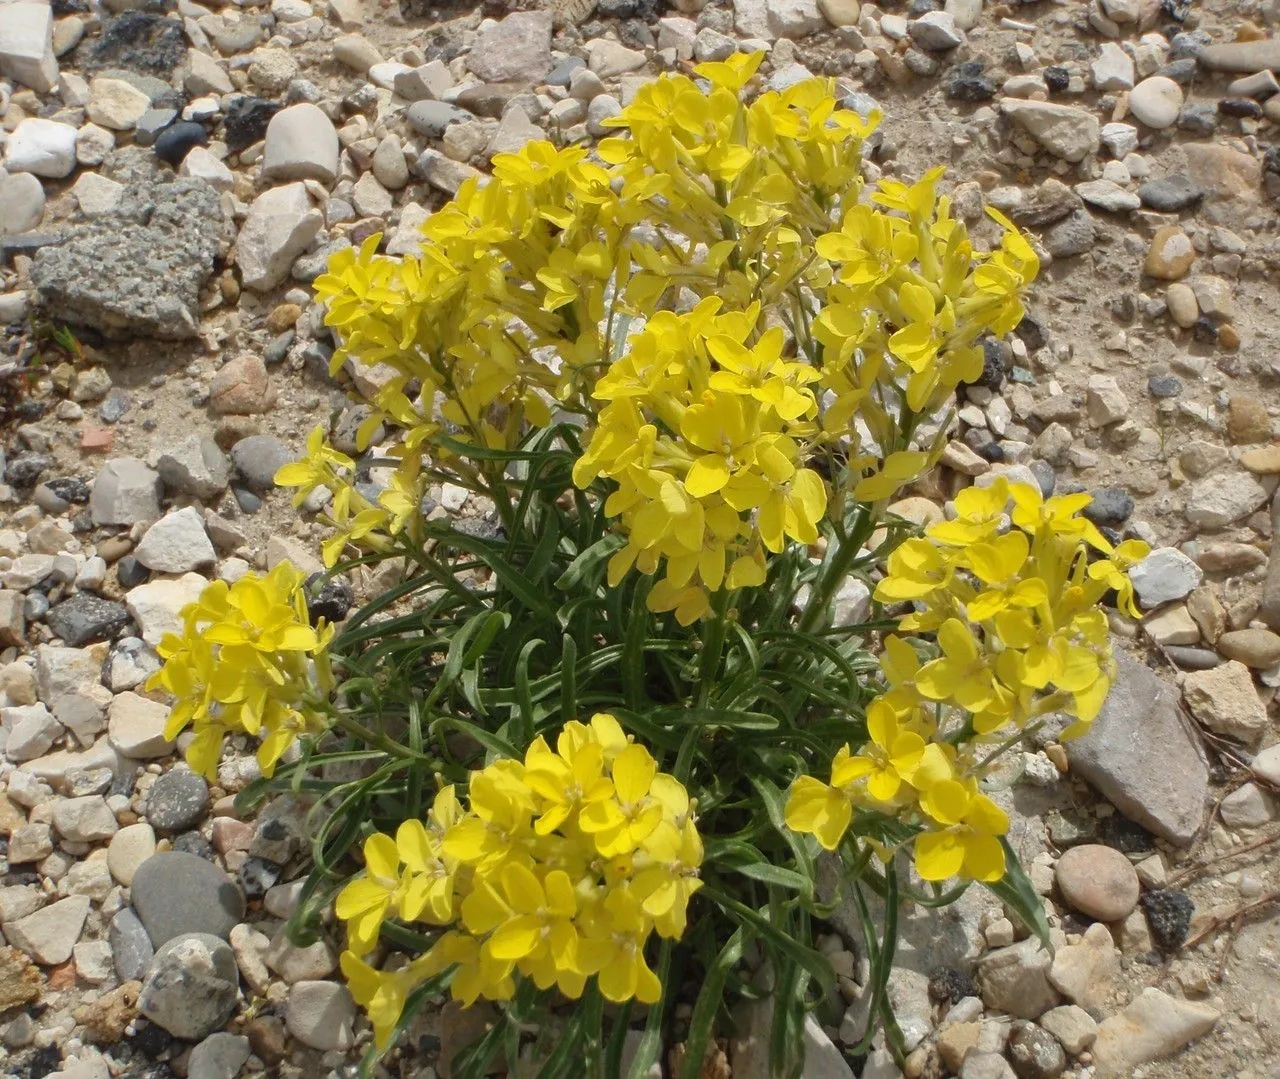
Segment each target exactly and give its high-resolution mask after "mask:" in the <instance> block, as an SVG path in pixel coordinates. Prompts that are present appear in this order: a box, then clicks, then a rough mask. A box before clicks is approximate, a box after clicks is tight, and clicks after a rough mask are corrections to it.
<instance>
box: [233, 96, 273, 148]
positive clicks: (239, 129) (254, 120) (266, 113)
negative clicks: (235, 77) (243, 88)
mask: <svg viewBox="0 0 1280 1079" xmlns="http://www.w3.org/2000/svg"><path fill="white" fill-rule="evenodd" d="M279 111H280V105H279V104H277V103H276V102H274V101H267V100H266V99H265V98H261V97H242V98H239V99H237V100H236V101H235V102H233V103H232V105H231V107H230V108H229V109H227V112H226V115H225V116H224V117H223V120H222V141H223V142H225V143H226V144H227V149H228V150H230V151H231V152H232V153H233V154H238V153H239V152H240V151H241V150H243V149H245V148H246V147H248V146H252V145H253V144H254V143H255V142H259V141H260V140H261V139H263V138H264V137H265V136H266V134H267V124H269V123H270V122H271V117H273V116H274V115H275V114H276V113H277V112H279Z"/></svg>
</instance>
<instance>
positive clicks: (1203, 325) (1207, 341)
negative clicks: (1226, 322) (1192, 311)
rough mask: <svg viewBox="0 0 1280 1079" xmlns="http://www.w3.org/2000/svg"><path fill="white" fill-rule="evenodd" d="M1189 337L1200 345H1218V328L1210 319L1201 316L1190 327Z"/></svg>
mask: <svg viewBox="0 0 1280 1079" xmlns="http://www.w3.org/2000/svg"><path fill="white" fill-rule="evenodd" d="M1191 336H1192V337H1193V338H1195V339H1196V340H1197V341H1198V342H1200V344H1202V345H1216V344H1217V343H1218V327H1217V326H1215V325H1214V324H1213V322H1212V321H1211V320H1210V319H1207V318H1205V317H1204V316H1203V315H1201V316H1200V317H1199V318H1198V319H1196V321H1195V323H1194V324H1193V325H1192V327H1191Z"/></svg>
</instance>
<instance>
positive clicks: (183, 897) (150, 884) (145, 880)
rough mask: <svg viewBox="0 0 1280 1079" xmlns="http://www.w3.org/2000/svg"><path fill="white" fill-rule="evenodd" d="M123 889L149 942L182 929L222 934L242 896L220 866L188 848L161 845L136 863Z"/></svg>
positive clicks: (239, 915)
mask: <svg viewBox="0 0 1280 1079" xmlns="http://www.w3.org/2000/svg"><path fill="white" fill-rule="evenodd" d="M129 894H130V897H131V900H132V903H133V907H134V910H135V911H136V912H137V915H138V917H139V919H140V920H141V921H142V924H143V925H144V926H146V929H147V934H148V936H150V938H151V941H152V943H153V944H154V945H156V946H157V947H159V946H160V945H161V944H163V943H164V942H165V941H167V940H170V939H172V938H173V937H177V936H180V935H181V934H183V933H209V934H212V935H213V936H216V937H221V938H222V939H224V940H225V939H226V937H227V936H228V934H230V932H231V928H232V926H234V925H236V924H237V923H239V922H241V921H243V920H244V896H242V895H241V894H240V889H238V888H237V887H236V886H235V884H234V883H233V882H232V880H231V878H230V877H228V876H227V875H226V874H225V873H224V872H223V871H222V870H221V869H219V868H218V867H217V866H216V865H214V864H213V863H212V862H206V861H205V860H204V859H203V858H198V857H197V856H196V855H194V854H186V853H184V852H182V851H167V852H163V853H160V854H156V855H153V856H152V857H151V858H148V859H147V860H146V861H145V862H143V863H142V865H140V866H139V867H138V870H137V872H136V873H135V874H134V877H133V884H132V885H131V886H130V889H129Z"/></svg>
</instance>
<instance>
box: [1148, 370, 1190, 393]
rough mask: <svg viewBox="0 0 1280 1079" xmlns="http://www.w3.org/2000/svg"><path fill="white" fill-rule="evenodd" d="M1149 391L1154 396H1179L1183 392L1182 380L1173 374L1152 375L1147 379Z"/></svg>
mask: <svg viewBox="0 0 1280 1079" xmlns="http://www.w3.org/2000/svg"><path fill="white" fill-rule="evenodd" d="M1147 392H1148V393H1149V394H1151V396H1152V397H1177V396H1178V394H1180V393H1181V392H1182V381H1181V380H1180V379H1177V378H1174V377H1173V375H1152V376H1151V377H1150V378H1149V379H1147Z"/></svg>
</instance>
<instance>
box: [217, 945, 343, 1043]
mask: <svg viewBox="0 0 1280 1079" xmlns="http://www.w3.org/2000/svg"><path fill="white" fill-rule="evenodd" d="M228 951H230V949H229V948H228ZM355 1017H356V1005H355V1001H354V1000H352V999H351V994H350V993H349V992H348V991H347V987H346V986H345V985H339V984H338V983H337V982H321V981H302V982H295V983H294V985H293V987H292V988H291V989H290V990H289V999H288V1001H287V1002H286V1004H285V1012H284V1021H285V1025H286V1026H287V1027H288V1028H289V1033H290V1034H292V1035H293V1036H294V1037H295V1038H297V1039H298V1041H300V1042H301V1043H302V1044H303V1045H306V1046H309V1047H310V1048H312V1049H320V1050H323V1051H326V1052H327V1051H329V1050H331V1049H337V1050H346V1049H350V1048H351V1046H352V1045H353V1044H355V1031H354V1029H353V1024H354V1022H355Z"/></svg>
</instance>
